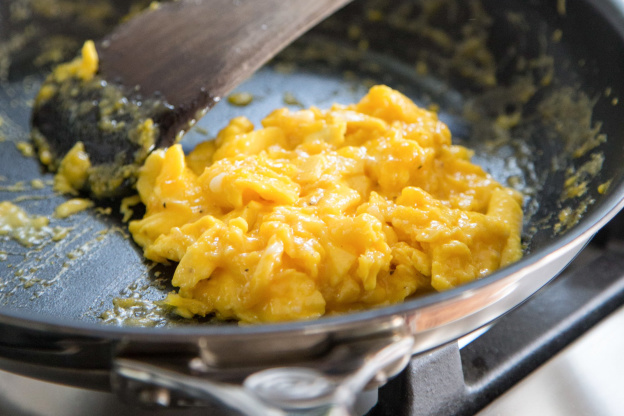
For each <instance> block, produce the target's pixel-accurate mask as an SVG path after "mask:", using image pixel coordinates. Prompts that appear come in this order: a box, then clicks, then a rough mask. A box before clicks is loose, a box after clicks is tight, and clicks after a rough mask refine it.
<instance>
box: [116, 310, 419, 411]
mask: <svg viewBox="0 0 624 416" xmlns="http://www.w3.org/2000/svg"><path fill="white" fill-rule="evenodd" d="M393 320H394V325H393V327H394V330H393V331H391V332H390V333H384V334H383V335H382V336H380V335H379V334H367V335H366V336H362V337H360V338H357V337H356V338H351V339H348V340H346V339H343V340H342V341H341V342H340V343H339V344H337V345H334V346H333V347H332V348H330V349H329V350H328V351H327V353H326V354H324V356H322V357H316V358H315V359H313V360H307V361H303V362H301V363H297V364H296V365H293V366H286V367H273V368H261V369H258V367H255V368H254V370H255V371H254V370H252V371H251V372H250V374H247V375H246V376H245V377H244V378H241V379H240V380H239V381H234V382H232V381H231V380H228V381H224V380H219V379H218V378H219V372H218V370H217V369H215V368H208V367H207V366H206V365H204V366H203V368H202V365H201V364H198V360H200V359H199V358H198V357H195V358H191V359H187V360H184V362H185V363H184V364H182V365H180V364H178V365H171V363H170V362H169V363H168V362H166V361H163V360H159V359H155V358H154V357H151V358H143V359H142V358H140V357H139V358H137V357H117V358H116V359H115V360H114V371H113V383H112V385H113V389H114V391H115V392H116V393H117V395H118V396H119V397H120V398H121V399H122V400H124V401H130V402H131V403H133V404H139V405H143V406H145V405H159V406H165V407H174V406H179V405H189V404H191V405H195V406H197V405H201V406H206V405H208V406H216V408H219V409H222V410H223V409H229V410H230V411H232V410H233V411H235V412H236V413H239V414H240V413H242V414H244V415H252V416H255V415H258V416H260V415H268V416H284V415H291V414H297V415H313V414H314V415H320V414H327V415H331V416H347V415H352V414H354V412H353V405H354V402H355V398H356V396H357V395H358V394H359V393H361V392H362V391H363V390H364V389H366V388H367V387H368V386H374V387H378V386H381V385H383V384H385V383H386V381H387V380H388V378H390V377H392V376H394V375H396V374H398V373H399V372H401V371H402V370H403V369H404V368H405V366H406V365H407V363H408V362H409V359H410V357H411V355H412V351H413V346H414V339H413V337H412V335H411V334H410V333H409V331H408V330H407V325H406V324H405V321H404V320H403V318H396V317H395V318H393ZM397 322H400V325H398V326H396V324H397ZM160 358H163V357H160ZM338 359H339V360H340V363H338V362H337V361H336V360H338ZM190 370H191V371H190ZM238 370H239V371H241V372H243V371H245V370H244V369H238Z"/></svg>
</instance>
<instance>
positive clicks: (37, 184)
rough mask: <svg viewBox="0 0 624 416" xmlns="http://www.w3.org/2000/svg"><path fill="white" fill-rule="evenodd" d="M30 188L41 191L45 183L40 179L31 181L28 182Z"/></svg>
mask: <svg viewBox="0 0 624 416" xmlns="http://www.w3.org/2000/svg"><path fill="white" fill-rule="evenodd" d="M30 187H31V188H32V189H43V188H45V183H44V182H43V181H42V180H41V179H33V180H32V181H30Z"/></svg>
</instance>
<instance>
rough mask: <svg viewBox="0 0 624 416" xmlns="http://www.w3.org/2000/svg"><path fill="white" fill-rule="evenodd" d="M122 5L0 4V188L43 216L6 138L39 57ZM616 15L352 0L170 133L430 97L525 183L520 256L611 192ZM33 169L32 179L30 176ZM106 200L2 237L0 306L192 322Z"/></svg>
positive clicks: (618, 175)
mask: <svg viewBox="0 0 624 416" xmlns="http://www.w3.org/2000/svg"><path fill="white" fill-rule="evenodd" d="M135 3H137V4H139V5H141V4H140V3H148V2H145V1H143V2H140V1H139V2H135ZM598 6H600V7H598ZM133 7H134V6H132V5H130V4H129V3H127V2H124V1H106V0H98V1H93V2H82V1H80V0H64V1H60V0H59V1H50V2H43V1H36V0H15V1H11V2H2V3H1V4H0V120H1V122H0V201H4V200H6V201H12V202H13V203H15V204H17V205H19V206H20V207H22V208H23V209H25V210H26V211H27V212H28V213H30V214H33V215H44V216H50V215H51V214H52V213H53V211H54V208H55V207H56V206H57V205H58V204H60V203H61V202H63V201H65V200H66V199H67V197H65V196H61V195H56V194H54V192H53V191H52V189H51V186H50V184H49V183H50V181H51V179H52V175H51V174H50V173H48V172H45V171H44V170H43V169H42V167H41V165H40V164H39V162H38V160H37V159H36V158H34V157H28V156H24V155H23V154H22V152H21V151H20V150H19V149H18V143H20V142H28V141H29V117H30V104H31V102H32V99H33V97H34V95H35V94H36V92H37V89H38V86H39V85H40V83H41V81H42V79H43V77H44V74H45V73H46V72H47V71H49V68H50V67H51V65H53V64H54V63H55V62H57V61H59V60H62V59H67V58H70V57H71V56H73V55H74V54H75V53H76V51H77V50H78V48H79V46H80V45H81V43H82V41H83V40H84V39H88V38H95V39H97V38H98V37H100V36H102V35H103V34H104V33H106V32H107V31H109V30H111V28H112V27H113V26H114V23H115V22H116V21H118V20H119V18H120V17H121V16H123V15H125V14H127V13H128V12H129V11H131V10H134V9H133ZM606 15H610V16H611V18H612V20H611V23H609V21H608V20H607V18H606V17H605V16H606ZM614 16H615V17H614ZM617 19H620V18H619V17H617V13H616V8H615V7H613V5H612V3H610V2H608V1H606V0H605V1H595V2H591V1H585V2H580V1H579V2H569V3H568V2H566V1H563V0H562V1H558V2H557V1H505V2H501V1H497V0H482V1H480V0H472V1H461V0H419V1H381V0H355V1H354V2H353V3H352V4H350V5H349V6H347V7H346V8H345V9H344V10H342V11H340V12H339V13H338V15H336V16H334V17H332V18H330V19H329V20H327V21H326V22H324V23H323V24H321V25H320V26H319V27H317V28H315V29H314V30H313V31H312V32H310V33H309V34H308V35H306V36H304V37H303V38H302V39H300V40H299V41H297V42H296V43H295V44H294V45H292V46H291V47H289V48H288V49H287V50H285V51H284V52H283V53H282V54H281V55H280V56H278V57H277V58H276V59H275V60H274V61H273V62H272V63H271V64H269V65H267V66H266V67H264V68H263V69H261V70H260V71H259V72H258V73H257V74H256V75H254V76H253V77H252V78H251V79H249V80H248V81H247V82H245V83H244V84H243V85H241V86H240V87H239V88H238V89H237V91H239V92H248V93H251V94H252V95H253V97H254V99H253V101H252V102H251V104H249V105H247V106H244V107H236V106H233V105H231V104H229V103H228V102H227V100H223V102H221V103H220V104H218V105H217V106H216V107H215V108H214V109H213V110H211V111H210V112H209V113H208V115H207V116H206V117H204V118H203V119H202V120H200V121H199V123H198V124H197V125H196V127H195V128H193V129H192V130H191V131H190V132H189V133H188V134H187V136H186V137H185V138H184V139H183V144H184V146H185V148H186V149H191V148H192V147H193V146H194V145H195V144H196V143H197V142H198V141H200V140H205V139H207V138H210V137H214V135H215V134H216V132H217V131H218V130H219V129H220V128H222V127H224V126H225V124H226V123H227V121H228V120H229V119H230V118H232V117H234V116H238V115H245V116H247V117H248V118H250V119H251V120H252V121H253V122H255V123H257V122H259V120H260V119H261V118H262V117H264V116H265V115H267V114H268V113H269V112H270V111H271V110H273V109H275V108H278V107H282V106H289V107H291V108H294V109H296V108H299V107H309V106H312V105H314V106H317V107H321V108H323V107H328V106H330V105H331V104H332V103H334V102H339V103H350V102H355V101H357V100H358V99H359V98H360V97H361V96H362V95H363V94H364V93H365V91H366V90H367V88H368V86H371V85H373V84H378V83H383V84H387V85H389V86H391V87H393V88H396V89H399V90H400V91H402V92H404V93H405V94H407V95H408V96H410V97H411V98H413V99H414V100H415V101H416V102H417V103H419V104H421V105H423V106H429V107H436V108H439V111H440V115H441V118H442V119H443V120H444V121H446V122H447V123H448V124H449V126H450V127H451V131H452V132H453V135H454V140H455V142H456V143H459V144H464V145H467V146H469V147H471V148H472V149H474V150H475V151H476V155H475V158H474V161H476V162H477V163H479V164H481V165H482V166H484V167H485V168H486V169H487V170H488V171H489V172H490V173H492V174H493V175H494V176H495V177H496V179H498V180H499V181H502V182H504V183H507V184H508V185H509V186H513V187H516V188H518V189H520V190H522V191H523V192H524V193H525V195H526V201H525V215H526V219H525V225H524V231H523V233H524V244H525V251H526V254H527V257H526V259H525V260H523V261H526V262H529V261H534V260H535V259H536V258H538V257H539V256H541V255H543V254H544V253H546V252H548V250H552V249H553V248H554V247H555V246H556V245H557V242H558V241H561V239H565V236H566V235H568V236H569V235H571V234H570V233H572V234H574V233H580V232H582V231H583V230H586V229H588V228H589V227H591V226H592V225H593V223H592V221H594V220H595V219H596V218H599V217H600V215H602V213H604V212H607V211H608V210H610V209H612V208H613V207H614V205H615V204H616V201H617V200H618V199H619V196H618V194H619V193H620V192H621V188H622V174H623V169H624V166H623V164H622V163H621V162H620V155H621V153H622V146H623V143H624V137H622V136H623V134H624V107H623V105H624V84H623V83H624V80H623V78H622V77H621V69H622V64H623V63H624V45H623V43H622V39H621V36H622V34H621V33H619V32H618V31H616V30H615V29H614V28H613V26H612V24H613V22H614V20H617ZM620 20H622V19H620ZM70 22H71V23H70ZM621 27H624V26H621ZM620 97H621V99H620ZM620 101H621V102H620ZM605 138H606V141H604V140H603V139H605ZM591 143H593V144H592V145H589V144H591ZM594 145H595V146H594ZM34 179H41V180H43V181H44V184H45V186H44V188H43V189H36V188H37V187H33V186H32V180H34ZM117 205H118V202H116V201H110V202H109V203H103V204H101V205H100V207H98V208H97V209H91V210H88V211H85V212H83V213H80V214H78V215H75V216H73V217H70V218H68V219H64V220H60V219H52V220H51V225H52V226H59V227H64V228H67V229H68V236H67V237H65V238H64V239H62V240H61V241H59V242H53V241H51V240H49V239H47V240H45V241H44V242H43V243H42V244H37V245H35V246H33V247H31V248H26V247H23V246H21V245H20V244H18V243H17V242H16V241H14V240H12V239H10V238H8V237H2V239H0V313H1V312H2V311H10V312H11V313H15V312H19V311H28V313H29V314H32V313H35V314H36V315H38V316H41V317H45V318H46V320H50V319H53V320H56V321H57V322H60V323H68V322H72V321H82V322H93V323H97V324H102V325H142V326H166V325H182V324H190V325H196V324H201V325H205V324H206V322H197V321H183V320H181V319H179V318H176V317H175V316H173V315H171V314H169V313H167V312H166V311H165V310H164V309H163V308H162V307H161V306H159V305H158V304H157V303H155V302H154V301H158V300H160V299H162V298H163V297H164V294H166V293H167V292H168V291H170V290H172V288H171V287H170V286H169V284H168V279H169V277H170V276H171V273H172V269H171V268H167V267H163V266H154V265H152V264H150V263H148V262H146V261H144V260H143V258H142V255H141V252H140V250H139V248H138V247H137V246H136V245H135V244H134V243H133V242H132V240H131V239H130V238H129V235H128V233H127V231H126V226H125V224H124V223H123V222H122V221H121V215H120V214H119V212H118V209H117ZM108 208H110V210H109V209H108ZM588 218H592V221H590V220H588ZM208 320H209V319H208Z"/></svg>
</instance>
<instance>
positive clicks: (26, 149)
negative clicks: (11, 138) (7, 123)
mask: <svg viewBox="0 0 624 416" xmlns="http://www.w3.org/2000/svg"><path fill="white" fill-rule="evenodd" d="M15 147H16V148H17V150H19V151H20V153H21V154H22V155H23V156H24V157H33V156H34V155H35V149H34V148H33V146H32V144H30V143H28V142H17V143H15Z"/></svg>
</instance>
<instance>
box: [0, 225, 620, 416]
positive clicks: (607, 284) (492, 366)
mask: <svg viewBox="0 0 624 416" xmlns="http://www.w3.org/2000/svg"><path fill="white" fill-rule="evenodd" d="M477 335H478V336H468V337H465V338H464V339H462V340H460V341H459V342H458V343H451V344H449V345H446V346H443V347H441V348H439V349H437V350H435V351H431V352H429V353H426V354H422V355H419V356H416V357H414V358H413V359H412V361H411V363H410V364H409V366H408V368H407V369H406V370H405V371H404V372H403V373H402V374H401V375H399V376H398V377H397V378H395V379H394V380H392V381H391V382H390V383H389V384H388V385H387V386H385V387H383V388H382V389H381V390H380V391H379V392H377V391H374V392H368V393H366V394H364V395H363V396H362V397H361V399H360V401H359V403H358V407H359V409H358V411H359V413H360V414H365V413H368V414H369V415H370V416H386V415H392V416H395V415H397V416H398V415H405V416H407V415H410V416H417V415H418V416H430V415H475V414H476V415H478V416H497V415H505V416H514V415H532V414H535V415H538V414H539V415H567V416H581V415H583V416H584V415H591V416H615V415H621V414H622V408H624V394H622V393H621V388H622V386H624V354H622V351H624V216H623V215H620V216H619V217H618V218H616V219H615V220H614V221H613V222H612V223H611V224H610V225H609V226H608V227H607V229H606V230H604V231H602V232H601V233H600V234H599V235H598V236H597V237H596V238H595V239H594V241H593V242H592V243H591V244H590V245H589V246H588V247H587V248H586V249H585V250H583V252H582V253H581V254H580V255H579V257H578V258H577V259H576V260H575V261H574V262H573V263H572V264H571V265H570V266H569V267H568V268H567V269H566V270H565V271H564V272H563V273H562V274H561V275H560V276H559V277H558V278H557V279H555V280H554V281H553V282H551V283H550V284H549V285H547V286H546V287H545V288H544V289H542V290H541V291H540V292H538V293H537V294H536V295H535V296H533V297H532V298H531V299H529V300H528V301H527V302H525V303H524V304H523V305H521V306H520V307H519V308H517V309H515V310H514V311H512V312H510V313H508V314H507V315H506V316H504V317H502V318H501V319H499V320H498V321H497V322H496V323H494V324H493V325H491V326H490V327H488V328H485V329H482V330H480V331H479V333H478V334H477ZM375 403H377V404H375ZM371 406H372V409H371ZM369 409H371V410H369ZM84 414H89V415H93V416H99V415H112V414H114V415H119V416H124V415H132V416H142V415H148V414H150V415H151V414H153V411H150V410H145V409H136V408H133V407H129V406H127V405H125V404H123V403H121V402H119V401H118V400H117V398H116V397H115V396H113V395H112V394H109V393H102V392H94V391H88V390H81V389H76V388H71V387H65V386H60V385H55V384H50V383H45V382H41V381H38V380H33V379H29V378H25V377H21V376H17V375H14V374H9V373H5V372H0V415H12V416H13V415H14V416H25V415H29V416H38V415H45V416H57V415H58V416H72V415H84ZM157 414H158V415H160V416H195V415H204V414H205V410H202V409H175V410H161V411H159V412H158V413H157Z"/></svg>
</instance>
